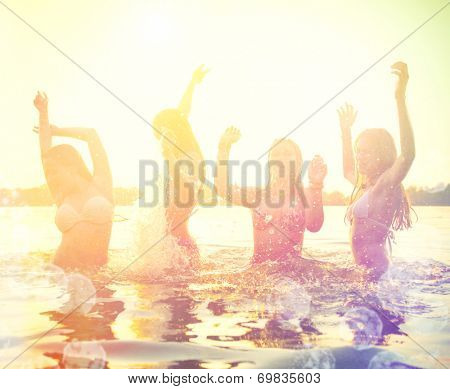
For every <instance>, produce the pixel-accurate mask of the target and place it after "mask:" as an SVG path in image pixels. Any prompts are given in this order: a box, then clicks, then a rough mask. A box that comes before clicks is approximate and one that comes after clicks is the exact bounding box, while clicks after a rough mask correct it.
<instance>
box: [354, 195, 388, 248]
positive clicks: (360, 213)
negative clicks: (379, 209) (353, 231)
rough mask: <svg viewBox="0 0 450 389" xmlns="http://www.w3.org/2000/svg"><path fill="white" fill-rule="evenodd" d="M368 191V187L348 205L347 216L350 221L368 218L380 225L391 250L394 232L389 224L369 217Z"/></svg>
mask: <svg viewBox="0 0 450 389" xmlns="http://www.w3.org/2000/svg"><path fill="white" fill-rule="evenodd" d="M369 193H370V189H369V190H367V191H366V192H365V193H364V194H363V195H362V196H361V197H360V198H359V199H358V200H356V201H355V202H354V203H353V204H352V205H350V207H349V208H348V211H347V218H348V220H350V221H351V222H352V221H353V219H367V220H370V222H371V223H373V224H375V225H376V226H378V227H380V228H381V229H382V230H383V231H384V232H385V234H386V238H387V239H388V243H389V247H390V249H391V251H392V243H391V241H393V242H395V237H394V232H393V231H392V230H391V228H390V226H388V225H386V224H385V223H382V222H380V221H378V220H375V219H373V218H371V217H369Z"/></svg>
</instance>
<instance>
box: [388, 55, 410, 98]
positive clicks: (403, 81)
mask: <svg viewBox="0 0 450 389" xmlns="http://www.w3.org/2000/svg"><path fill="white" fill-rule="evenodd" d="M391 69H392V73H393V74H395V75H396V76H398V80H397V86H396V88H395V97H396V98H404V97H405V94H406V85H407V84H408V79H409V73H408V65H407V64H406V63H404V62H396V63H394V64H393V65H392V66H391Z"/></svg>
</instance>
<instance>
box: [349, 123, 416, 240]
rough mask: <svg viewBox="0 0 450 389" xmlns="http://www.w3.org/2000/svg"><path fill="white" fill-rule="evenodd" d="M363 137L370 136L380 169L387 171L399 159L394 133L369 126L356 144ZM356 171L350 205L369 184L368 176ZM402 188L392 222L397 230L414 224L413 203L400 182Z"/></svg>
mask: <svg viewBox="0 0 450 389" xmlns="http://www.w3.org/2000/svg"><path fill="white" fill-rule="evenodd" d="M362 137H368V138H369V139H370V144H371V145H372V147H373V150H374V155H375V158H376V159H377V162H378V164H379V169H380V171H381V172H385V171H386V170H387V169H389V168H390V167H392V165H393V164H394V162H395V160H396V159H397V149H396V147H395V143H394V138H393V137H392V135H391V134H390V133H389V132H388V131H387V130H385V129H384V128H368V129H366V130H364V131H363V132H361V133H360V134H359V136H358V137H357V138H356V141H355V145H356V144H357V143H358V141H359V140H360V139H361V138H362ZM356 173H357V174H356V183H355V187H354V188H353V192H352V194H351V196H350V203H349V206H350V205H352V204H353V203H354V202H355V201H356V200H358V199H359V198H360V197H361V195H362V194H363V192H364V190H365V189H366V185H367V177H366V176H364V175H362V174H361V173H360V172H359V171H358V170H357V171H356ZM400 188H401V192H402V196H401V201H400V203H399V204H398V206H397V208H396V209H395V210H394V215H393V218H392V223H391V227H392V229H393V230H395V231H398V230H404V229H408V228H410V227H411V225H412V221H411V210H412V208H411V204H410V201H409V199H408V195H407V194H406V191H405V188H404V187H403V185H402V184H400ZM412 211H414V210H412ZM347 214H349V212H347Z"/></svg>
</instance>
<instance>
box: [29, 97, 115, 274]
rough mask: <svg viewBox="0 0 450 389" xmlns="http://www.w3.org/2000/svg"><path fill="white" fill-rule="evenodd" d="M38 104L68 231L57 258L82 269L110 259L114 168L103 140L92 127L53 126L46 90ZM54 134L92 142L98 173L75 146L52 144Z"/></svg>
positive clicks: (44, 149)
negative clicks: (90, 169)
mask: <svg viewBox="0 0 450 389" xmlns="http://www.w3.org/2000/svg"><path fill="white" fill-rule="evenodd" d="M34 106H35V107H36V109H37V110H38V111H39V141H40V149H41V159H42V166H43V168H44V173H45V178H46V180H47V184H48V186H49V188H50V192H51V194H52V196H53V199H54V201H55V203H56V205H57V206H58V209H57V211H56V217H55V222H56V225H57V227H58V229H59V230H60V231H61V234H62V240H61V243H60V245H59V248H58V250H57V251H56V254H55V257H54V262H55V263H56V264H57V265H59V266H62V267H76V268H81V267H86V266H89V267H92V266H100V265H103V264H105V263H106V262H107V260H108V246H109V240H110V235H111V227H112V220H113V209H114V206H113V189H112V177H111V171H110V168H109V163H108V157H107V155H106V152H105V150H104V148H103V145H102V142H101V141H100V138H99V137H98V135H97V133H96V131H95V130H94V129H91V128H58V127H56V126H53V125H50V123H49V118H48V98H47V95H46V94H45V93H40V92H38V93H37V95H36V97H35V99H34ZM54 136H62V137H70V138H75V139H79V140H82V141H85V142H87V144H88V147H89V151H90V155H91V158H92V162H93V172H92V173H91V172H90V171H89V169H88V168H87V166H86V164H85V163H84V161H83V158H82V157H81V155H80V153H79V152H78V151H77V150H76V149H75V148H74V147H73V146H71V145H69V144H60V145H57V146H52V138H53V137H54Z"/></svg>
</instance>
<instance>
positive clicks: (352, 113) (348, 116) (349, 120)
mask: <svg viewBox="0 0 450 389" xmlns="http://www.w3.org/2000/svg"><path fill="white" fill-rule="evenodd" d="M337 112H338V115H339V124H340V125H341V130H342V131H344V130H350V129H351V128H352V126H353V123H355V119H356V115H357V113H358V112H357V111H356V110H355V109H354V108H353V106H352V105H350V104H349V103H345V105H343V106H342V107H341V108H339V109H338V110H337Z"/></svg>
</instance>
